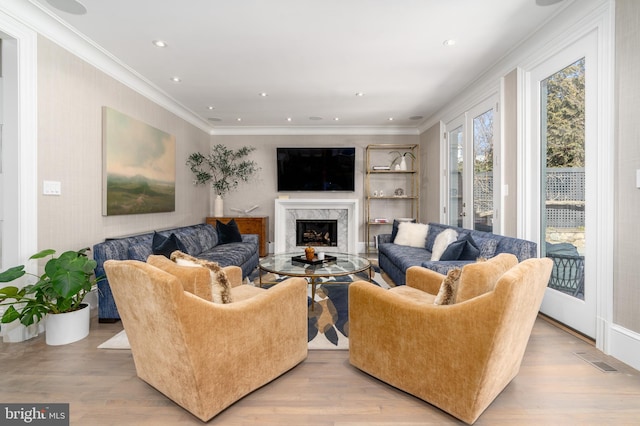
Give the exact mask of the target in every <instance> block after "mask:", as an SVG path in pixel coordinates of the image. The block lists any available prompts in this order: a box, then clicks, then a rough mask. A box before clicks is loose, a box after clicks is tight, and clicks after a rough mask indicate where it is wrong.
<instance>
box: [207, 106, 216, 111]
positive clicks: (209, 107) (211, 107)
mask: <svg viewBox="0 0 640 426" xmlns="http://www.w3.org/2000/svg"><path fill="white" fill-rule="evenodd" d="M207 109H208V110H209V111H211V110H212V109H215V107H214V106H213V105H209V106H208V107H207Z"/></svg>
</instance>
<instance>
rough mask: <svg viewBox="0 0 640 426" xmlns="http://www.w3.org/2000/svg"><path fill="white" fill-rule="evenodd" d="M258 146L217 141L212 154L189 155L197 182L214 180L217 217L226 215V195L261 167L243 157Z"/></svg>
mask: <svg viewBox="0 0 640 426" xmlns="http://www.w3.org/2000/svg"><path fill="white" fill-rule="evenodd" d="M252 151H255V148H254V147H252V146H243V147H242V148H239V149H237V150H232V149H229V148H227V147H225V146H224V145H221V144H218V145H215V146H213V147H212V148H211V152H210V153H209V155H206V156H205V155H203V154H201V153H199V152H194V153H193V154H191V155H189V157H188V158H187V163H186V164H187V166H189V168H190V169H191V171H192V172H193V174H194V176H195V180H194V184H196V185H200V184H206V183H208V182H211V187H212V188H213V189H214V191H215V192H216V195H217V196H216V199H215V201H214V217H221V216H223V210H224V205H223V198H224V196H225V195H227V194H228V193H229V192H231V191H232V190H235V189H236V188H237V187H238V184H239V183H240V181H243V182H248V181H249V179H250V178H251V177H252V176H253V175H254V174H255V173H256V172H257V171H258V170H260V168H259V167H258V165H257V163H256V162H255V161H253V160H247V159H244V158H245V157H246V156H248V155H249V154H250V153H251V152H252Z"/></svg>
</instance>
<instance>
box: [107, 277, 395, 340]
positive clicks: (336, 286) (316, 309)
mask: <svg viewBox="0 0 640 426" xmlns="http://www.w3.org/2000/svg"><path fill="white" fill-rule="evenodd" d="M374 270H375V275H374V277H373V280H372V281H373V283H374V284H376V285H378V286H380V287H382V288H390V286H389V284H388V283H387V282H386V281H385V280H384V278H383V276H382V275H381V274H380V271H379V269H378V268H377V267H375V266H374ZM286 278H287V277H283V276H276V275H273V274H269V276H263V280H264V281H270V282H278V281H282V280H284V279H286ZM366 278H367V277H366V275H363V274H357V275H356V276H355V277H354V276H345V277H335V278H328V279H321V280H320V281H321V282H322V283H321V284H318V286H317V288H316V297H315V300H314V305H313V309H311V286H309V289H308V299H307V304H308V306H309V316H308V318H309V322H308V335H307V337H308V342H309V349H349V337H348V336H349V297H348V295H349V283H350V282H352V281H353V280H354V279H355V280H359V279H366ZM257 283H258V278H257V274H254V275H252V276H251V277H250V278H249V280H248V282H247V284H249V285H257ZM98 349H130V347H129V340H128V339H127V334H126V332H125V331H124V330H122V331H120V332H119V333H118V334H116V335H115V336H113V337H112V338H110V339H109V340H107V341H106V342H104V343H102V344H101V345H100V346H98Z"/></svg>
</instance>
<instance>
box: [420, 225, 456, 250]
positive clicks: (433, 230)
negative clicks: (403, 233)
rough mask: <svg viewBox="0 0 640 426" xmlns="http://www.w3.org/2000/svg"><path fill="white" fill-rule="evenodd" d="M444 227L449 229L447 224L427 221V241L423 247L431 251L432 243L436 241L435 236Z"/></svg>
mask: <svg viewBox="0 0 640 426" xmlns="http://www.w3.org/2000/svg"><path fill="white" fill-rule="evenodd" d="M445 229H451V227H450V226H449V225H443V224H441V223H434V222H430V223H429V232H427V242H426V245H425V248H426V249H427V250H429V251H430V252H431V251H433V243H435V241H436V237H437V236H438V235H440V233H441V232H442V231H444V230H445Z"/></svg>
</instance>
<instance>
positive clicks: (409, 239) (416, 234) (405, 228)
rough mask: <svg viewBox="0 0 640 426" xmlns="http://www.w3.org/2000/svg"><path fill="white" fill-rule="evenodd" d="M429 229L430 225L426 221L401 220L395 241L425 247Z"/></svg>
mask: <svg viewBox="0 0 640 426" xmlns="http://www.w3.org/2000/svg"><path fill="white" fill-rule="evenodd" d="M428 231H429V225H427V224H426V223H411V222H400V223H399V224H398V235H396V238H395V240H393V242H394V244H398V245H401V246H409V247H420V248H423V247H424V241H425V239H426V238H427V232H428Z"/></svg>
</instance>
